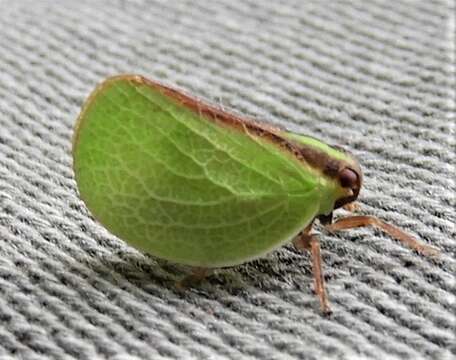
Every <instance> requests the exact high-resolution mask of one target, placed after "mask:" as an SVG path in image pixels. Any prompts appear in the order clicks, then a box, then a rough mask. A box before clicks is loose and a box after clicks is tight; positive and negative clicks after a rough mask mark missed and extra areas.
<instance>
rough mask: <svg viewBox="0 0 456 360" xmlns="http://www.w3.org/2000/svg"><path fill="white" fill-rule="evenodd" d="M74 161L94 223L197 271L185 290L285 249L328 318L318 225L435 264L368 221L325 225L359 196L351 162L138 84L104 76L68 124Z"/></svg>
mask: <svg viewBox="0 0 456 360" xmlns="http://www.w3.org/2000/svg"><path fill="white" fill-rule="evenodd" d="M73 157H74V164H73V165H74V172H75V178H76V182H77V185H78V188H79V193H80V196H81V198H82V199H83V201H84V202H85V204H86V206H87V207H88V209H89V210H90V211H91V213H92V215H93V216H94V217H95V218H96V219H97V220H98V221H99V222H100V223H101V224H103V225H104V226H105V227H106V228H107V229H108V230H109V231H111V232H112V233H113V234H115V235H117V236H118V237H120V238H121V239H124V240H125V241H126V242H127V243H128V244H130V245H132V246H133V247H136V248H138V249H140V250H141V251H144V252H146V253H149V254H152V255H155V256H157V257H160V258H164V259H167V260H170V261H173V262H177V263H182V264H187V265H191V266H193V267H194V273H193V277H190V279H192V278H193V279H196V278H202V277H203V276H204V275H205V274H206V272H207V271H206V269H210V268H219V267H228V266H234V265H238V264H241V263H244V262H247V261H249V260H253V259H256V258H259V257H261V256H263V255H265V254H266V253H269V252H270V251H273V250H274V249H276V248H278V247H280V246H282V245H284V244H287V243H289V242H293V243H294V245H295V246H296V247H297V248H299V249H303V250H309V251H310V253H311V257H312V269H313V274H314V282H315V292H316V294H317V295H318V297H319V299H320V305H321V309H322V311H323V312H324V313H330V312H331V310H330V305H329V301H328V297H327V294H326V290H325V281H324V277H323V271H322V264H321V256H320V245H319V240H318V238H317V236H315V235H313V234H312V225H313V224H314V222H315V221H316V220H319V221H320V222H321V223H322V224H323V225H326V227H327V228H328V229H329V230H331V231H336V230H342V229H349V228H354V227H359V226H369V225H370V226H375V227H378V228H380V229H382V230H384V231H385V232H387V233H388V234H390V235H391V236H392V237H394V238H396V239H398V240H400V241H402V242H404V243H405V244H407V245H408V246H410V247H411V248H413V249H415V250H417V251H418V252H420V253H422V254H426V255H433V254H436V253H437V250H436V249H434V248H432V247H430V246H427V245H425V244H422V243H420V242H418V240H416V239H415V238H413V237H412V236H410V235H408V234H406V233H404V232H403V231H402V230H400V229H398V228H396V227H394V226H392V225H390V224H387V223H385V222H383V221H381V220H380V219H377V218H375V217H371V216H351V217H347V218H343V219H340V220H338V221H336V222H332V214H333V211H334V210H335V209H338V208H341V207H345V208H347V209H348V208H350V207H353V206H352V205H353V202H354V201H355V200H356V199H357V197H358V194H359V192H360V189H361V185H362V180H363V177H362V172H361V169H360V166H359V164H358V162H357V161H356V159H355V158H354V157H353V156H352V155H350V154H349V153H348V152H346V151H344V150H342V149H341V148H339V147H332V146H328V145H326V144H325V143H323V142H321V141H319V140H317V139H315V138H313V137H309V136H304V135H298V134H293V133H290V132H287V131H285V130H281V129H276V128H274V127H271V126H268V125H264V124H260V123H259V122H257V121H254V120H250V119H246V118H244V117H241V116H238V115H235V114H232V113H228V112H226V111H224V110H222V109H220V108H218V107H216V106H213V105H209V104H207V103H206V102H204V101H202V100H200V99H197V98H195V97H192V96H190V95H188V94H186V93H184V92H182V91H180V90H177V89H174V88H172V87H169V86H166V85H163V84H161V83H159V82H155V81H151V80H147V79H145V78H143V77H141V76H136V75H121V76H116V77H112V78H109V79H107V80H105V81H104V82H103V83H101V84H100V85H99V86H98V87H97V88H96V89H95V90H94V92H93V93H92V94H91V95H90V97H89V98H88V100H87V101H86V103H85V105H84V106H83V109H82V112H81V114H80V116H79V118H78V121H77V124H76V128H75V133H74V138H73Z"/></svg>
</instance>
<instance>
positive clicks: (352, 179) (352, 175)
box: [339, 168, 358, 188]
mask: <svg viewBox="0 0 456 360" xmlns="http://www.w3.org/2000/svg"><path fill="white" fill-rule="evenodd" d="M339 181H340V185H341V186H342V187H344V188H354V187H356V185H357V183H358V174H357V173H356V172H354V171H353V170H352V169H349V168H345V169H343V170H342V171H341V172H340V173H339Z"/></svg>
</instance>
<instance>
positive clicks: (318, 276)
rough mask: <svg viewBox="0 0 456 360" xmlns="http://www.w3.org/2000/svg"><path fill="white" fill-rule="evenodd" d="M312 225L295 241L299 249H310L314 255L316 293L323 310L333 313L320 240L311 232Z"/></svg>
mask: <svg viewBox="0 0 456 360" xmlns="http://www.w3.org/2000/svg"><path fill="white" fill-rule="evenodd" d="M311 226H312V224H311V225H309V226H308V227H307V228H306V229H305V230H304V231H302V232H301V233H300V234H299V235H298V237H297V238H296V239H295V240H294V241H293V243H294V245H295V246H296V247H297V248H298V249H302V250H309V251H310V253H311V256H312V272H313V276H314V282H315V293H316V294H317V296H318V298H319V299H320V307H321V311H322V312H323V313H324V314H326V315H329V314H331V312H332V311H331V307H330V305H329V301H328V295H327V293H326V286H325V278H324V275H323V269H322V261H321V253H320V241H319V240H318V237H317V236H316V235H313V234H310V230H311Z"/></svg>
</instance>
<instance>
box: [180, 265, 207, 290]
mask: <svg viewBox="0 0 456 360" xmlns="http://www.w3.org/2000/svg"><path fill="white" fill-rule="evenodd" d="M209 272H210V271H209V269H208V268H203V267H194V268H192V272H191V274H190V275H187V276H186V277H184V278H183V279H182V280H180V281H179V282H178V283H177V284H176V286H177V288H178V289H181V290H184V289H187V288H189V287H192V286H195V285H198V284H199V283H200V282H201V281H203V280H204V279H205V278H206V277H207V276H208V275H209Z"/></svg>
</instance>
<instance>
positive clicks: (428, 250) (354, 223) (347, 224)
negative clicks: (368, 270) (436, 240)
mask: <svg viewBox="0 0 456 360" xmlns="http://www.w3.org/2000/svg"><path fill="white" fill-rule="evenodd" d="M364 226H373V227H375V228H378V229H381V230H383V231H384V232H386V233H387V234H388V235H390V236H391V237H392V238H394V239H397V240H399V241H400V242H402V243H403V244H405V245H407V246H408V247H410V248H412V249H414V250H416V251H417V252H418V253H420V254H422V255H425V256H436V255H438V254H439V251H438V250H437V249H436V248H434V247H432V246H429V245H426V244H423V243H422V242H420V241H418V240H417V239H415V238H414V237H413V236H411V235H409V234H407V233H406V232H404V231H402V230H401V229H399V228H397V227H396V226H393V225H391V224H388V223H386V222H384V221H382V220H380V219H378V218H376V217H374V216H350V217H346V218H343V219H339V220H337V221H336V222H334V223H333V224H331V225H328V226H326V229H328V230H329V231H338V230H344V229H353V228H357V227H364Z"/></svg>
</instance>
